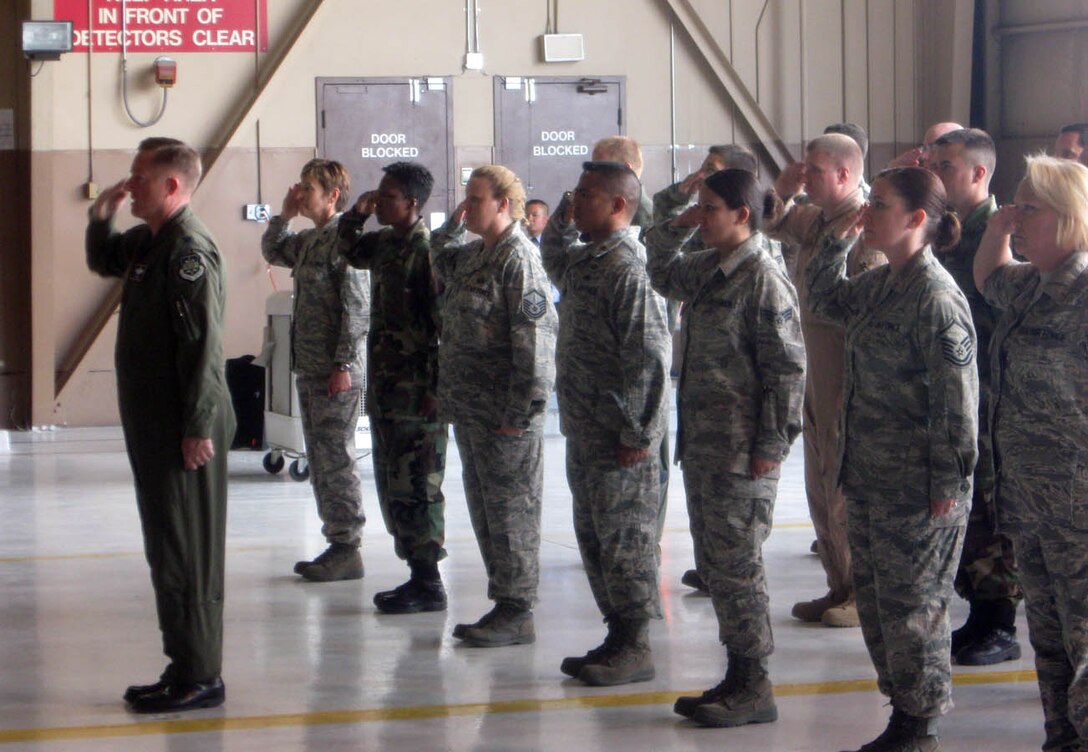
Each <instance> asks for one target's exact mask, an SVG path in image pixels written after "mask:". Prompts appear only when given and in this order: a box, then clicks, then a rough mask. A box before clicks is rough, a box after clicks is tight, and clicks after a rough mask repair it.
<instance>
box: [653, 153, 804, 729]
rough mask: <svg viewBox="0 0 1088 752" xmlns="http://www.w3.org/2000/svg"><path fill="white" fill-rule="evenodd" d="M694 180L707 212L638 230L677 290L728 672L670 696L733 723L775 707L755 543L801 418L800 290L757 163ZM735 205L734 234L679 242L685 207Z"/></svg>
mask: <svg viewBox="0 0 1088 752" xmlns="http://www.w3.org/2000/svg"><path fill="white" fill-rule="evenodd" d="M718 191H722V192H724V193H725V194H726V196H729V197H730V200H731V201H733V203H736V204H737V206H732V205H731V204H730V203H726V199H725V196H721V195H719V194H718ZM699 193H700V204H704V203H706V202H708V201H710V200H715V201H717V202H719V203H720V204H721V206H720V207H719V206H717V205H715V206H713V215H715V216H714V217H712V216H711V210H707V211H706V212H703V211H702V206H698V205H697V206H695V207H693V208H692V209H690V210H689V212H688V214H686V215H681V216H680V217H677V218H675V219H673V220H669V221H666V222H664V223H662V224H658V225H655V226H654V228H653V229H652V230H651V231H650V234H649V235H648V236H647V242H648V249H649V271H650V278H651V279H652V280H653V284H654V287H655V288H656V289H657V290H658V291H659V292H661V293H662V294H664V295H667V296H668V297H669V298H670V299H671V300H679V301H681V302H682V303H683V304H684V316H683V320H682V321H683V322H682V331H681V338H682V343H683V355H684V358H683V361H682V367H681V372H680V379H679V386H678V399H677V402H678V413H679V426H678V428H677V436H676V459H677V460H678V461H679V462H680V465H681V467H682V469H683V472H684V488H685V490H686V492H687V503H688V516H689V518H690V522H691V534H692V539H693V540H694V543H695V560H696V562H697V565H698V566H699V567H700V571H701V573H702V574H703V577H704V578H705V580H706V584H707V586H708V588H709V590H710V597H711V599H712V601H713V604H714V610H715V612H716V614H717V617H718V637H719V640H720V641H721V643H722V644H723V645H724V646H725V647H726V651H727V656H728V670H727V674H726V679H725V680H724V681H723V682H721V683H720V684H718V685H717V686H716V687H713V688H712V689H710V690H708V691H707V692H705V693H703V694H702V695H701V696H693V697H681V698H680V699H678V700H677V702H676V704H675V706H674V710H675V711H676V712H677V713H679V714H680V715H683V716H686V717H689V718H694V719H695V720H696V721H698V722H700V723H703V724H706V725H712V726H738V725H743V724H746V723H757V722H767V721H773V720H774V719H775V718H777V708H776V707H775V704H774V695H773V690H772V688H771V684H770V681H769V680H768V679H767V658H768V656H769V655H770V654H771V653H772V652H773V650H774V638H773V636H772V634H771V622H770V613H769V599H768V595H767V582H766V576H765V573H764V567H763V555H762V546H763V543H764V541H766V539H767V536H768V535H769V534H770V532H771V520H772V517H773V513H774V502H775V498H776V496H777V490H778V478H779V472H780V471H779V465H780V464H781V462H782V461H783V460H784V459H785V458H786V455H787V454H788V453H789V448H790V445H791V444H792V443H793V441H794V439H796V438H797V436H798V434H800V432H801V406H802V402H803V399H804V384H805V347H804V342H803V340H802V337H801V324H800V318H801V317H800V311H799V310H798V304H797V294H796V292H795V291H794V289H793V285H792V284H790V281H789V280H788V279H787V278H786V275H785V272H783V271H782V270H781V268H780V267H778V265H777V264H776V263H775V262H774V261H773V260H772V259H771V257H770V256H769V255H767V254H766V253H765V252H764V250H763V242H762V239H761V238H762V236H761V234H760V233H759V231H758V228H759V225H760V221H761V218H762V210H763V200H764V193H763V191H762V190H761V189H760V188H759V185H758V182H757V181H756V179H755V176H754V175H752V174H751V173H750V172H747V171H745V170H739V169H732V170H724V171H720V172H716V173H714V174H713V175H711V176H708V178H707V179H706V183H705V185H703V186H702V187H700V188H699ZM741 209H747V210H748V214H747V216H738V219H737V222H738V223H739V224H740V228H742V229H738V228H737V227H730V228H729V229H730V230H732V233H733V234H731V235H730V236H728V237H724V238H721V239H720V240H719V239H716V240H715V241H714V242H715V244H716V245H714V246H712V247H709V248H706V247H704V248H703V249H701V250H692V251H684V250H683V249H687V248H690V247H691V239H692V237H693V235H694V234H695V232H696V231H695V230H694V229H693V228H692V227H691V224H690V223H689V222H688V221H687V216H688V215H691V216H693V218H694V217H702V219H701V220H700V224H703V223H706V222H709V221H710V220H711V219H716V215H717V214H723V213H725V212H727V211H737V212H739V211H740V210H741ZM708 218H709V219H708ZM707 232H708V233H709V234H706V233H704V232H700V237H708V238H715V237H716V236H717V235H720V230H719V229H718V228H717V227H709V228H708V230H707ZM737 243H739V245H738V244H737ZM761 463H763V464H762V465H761ZM757 468H758V469H757Z"/></svg>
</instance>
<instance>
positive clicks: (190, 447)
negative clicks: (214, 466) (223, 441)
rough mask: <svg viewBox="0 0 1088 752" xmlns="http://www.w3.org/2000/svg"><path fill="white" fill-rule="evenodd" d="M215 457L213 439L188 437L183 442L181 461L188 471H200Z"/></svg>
mask: <svg viewBox="0 0 1088 752" xmlns="http://www.w3.org/2000/svg"><path fill="white" fill-rule="evenodd" d="M214 456H215V446H213V445H212V440H211V439H205V438H201V437H199V436H186V437H185V438H184V439H182V440H181V460H182V464H183V465H184V466H185V469H186V470H198V469H200V468H202V467H204V465H206V464H208V461H209V460H210V459H211V458H212V457H214Z"/></svg>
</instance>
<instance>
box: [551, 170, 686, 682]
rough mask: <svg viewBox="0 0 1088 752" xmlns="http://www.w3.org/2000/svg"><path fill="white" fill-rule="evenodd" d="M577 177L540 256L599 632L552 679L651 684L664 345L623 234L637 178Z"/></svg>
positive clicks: (660, 320) (629, 233)
mask: <svg viewBox="0 0 1088 752" xmlns="http://www.w3.org/2000/svg"><path fill="white" fill-rule="evenodd" d="M583 169H584V172H583V173H582V177H581V179H580V180H579V181H578V187H577V189H575V191H574V194H573V196H572V197H564V199H563V201H562V202H561V203H560V204H559V206H558V207H557V208H556V210H555V212H553V214H552V216H551V219H550V220H549V222H548V226H547V228H545V230H544V238H543V241H542V243H541V256H542V257H543V259H544V268H545V269H546V270H547V271H548V276H550V277H551V279H552V284H554V285H555V286H556V287H558V288H559V291H560V292H561V293H562V295H563V305H562V306H561V308H560V314H559V315H560V324H559V341H558V343H557V345H556V377H557V378H556V393H557V394H558V397H559V415H560V419H561V421H560V425H561V426H562V429H563V434H564V435H565V436H566V439H567V481H568V483H569V484H570V490H571V496H572V497H573V500H574V531H575V535H576V536H577V539H578V548H579V550H580V551H581V554H582V563H583V564H584V565H585V570H586V574H587V575H588V577H589V584H590V587H591V589H592V591H593V597H594V599H595V600H596V601H597V605H598V607H599V608H600V609H601V613H602V614H604V617H605V622H606V623H607V625H608V635H607V637H606V638H605V640H604V642H603V644H601V645H600V646H599V647H597V648H595V649H593V650H591V651H589V652H588V653H587V654H586V655H584V656H580V657H571V658H567V659H565V660H564V661H563V663H562V666H561V670H562V671H563V673H565V674H567V675H568V676H573V677H576V678H578V679H579V680H581V681H583V682H585V683H586V684H591V685H594V686H605V685H614V684H626V683H629V682H638V681H648V680H650V679H652V678H653V677H654V665H653V660H652V656H651V653H650V643H649V624H650V619H658V618H661V603H660V598H659V594H658V585H657V558H656V531H657V512H658V507H659V504H660V496H659V488H660V477H659V471H660V467H659V465H660V459H659V454H658V447H659V446H660V444H661V437H662V436H663V435H664V433H665V431H666V430H667V428H668V412H667V404H668V392H669V388H668V384H669V366H668V362H669V357H668V356H669V349H670V338H669V333H668V329H667V326H666V319H665V306H664V303H663V300H662V298H661V297H660V296H659V295H657V293H655V292H654V291H653V289H652V288H651V287H650V279H649V275H648V273H647V271H646V251H645V248H644V247H643V245H642V243H641V241H639V228H638V227H634V226H632V225H631V218H632V216H634V213H635V207H636V206H637V205H638V200H639V195H640V193H641V190H642V186H641V184H640V183H639V181H638V178H637V177H636V176H635V173H634V172H633V171H632V170H631V168H630V167H628V166H627V164H625V163H623V162H611V161H594V162H586V163H585V164H584V165H583ZM581 237H585V238H587V239H588V242H583V241H582V240H581V239H580V238H581Z"/></svg>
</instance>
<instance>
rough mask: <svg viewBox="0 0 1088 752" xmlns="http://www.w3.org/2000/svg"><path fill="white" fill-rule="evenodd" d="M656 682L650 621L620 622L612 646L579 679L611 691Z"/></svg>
mask: <svg viewBox="0 0 1088 752" xmlns="http://www.w3.org/2000/svg"><path fill="white" fill-rule="evenodd" d="M653 678H654V663H653V654H652V653H651V652H650V620H649V619H617V620H616V636H615V639H614V640H613V642H612V645H611V646H609V647H608V648H606V649H605V650H603V651H602V652H601V653H600V654H598V655H597V656H596V657H595V658H594V659H593V662H592V663H586V664H585V665H584V666H583V667H582V670H581V671H579V672H578V679H580V680H581V681H583V682H585V683H586V684H589V685H590V686H593V687H611V686H615V685H616V684H631V683H634V682H643V681H649V680H650V679H653Z"/></svg>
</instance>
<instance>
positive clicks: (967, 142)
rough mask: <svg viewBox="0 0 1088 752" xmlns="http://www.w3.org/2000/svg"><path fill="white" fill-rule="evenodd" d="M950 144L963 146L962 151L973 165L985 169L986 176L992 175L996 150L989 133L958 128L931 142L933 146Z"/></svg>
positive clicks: (995, 162)
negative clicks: (969, 157) (967, 155)
mask: <svg viewBox="0 0 1088 752" xmlns="http://www.w3.org/2000/svg"><path fill="white" fill-rule="evenodd" d="M952 144H963V150H964V151H965V152H967V153H968V154H969V155H970V156H971V159H972V161H973V163H974V164H976V165H982V166H983V167H985V168H986V173H987V174H988V175H993V174H994V167H995V166H996V165H997V149H996V147H994V140H993V139H992V138H990V134H989V133H987V132H986V131H984V130H982V129H981V128H960V129H959V130H958V131H949V132H948V133H946V134H944V135H943V136H941V137H940V138H938V139H937V140H936V141H934V142H933V145H934V146H950V145H952Z"/></svg>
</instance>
